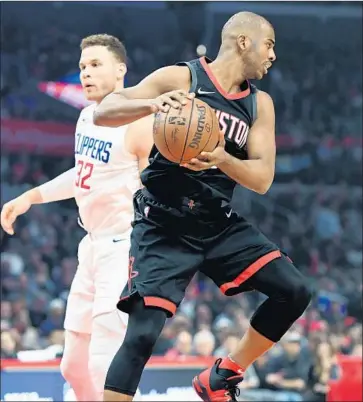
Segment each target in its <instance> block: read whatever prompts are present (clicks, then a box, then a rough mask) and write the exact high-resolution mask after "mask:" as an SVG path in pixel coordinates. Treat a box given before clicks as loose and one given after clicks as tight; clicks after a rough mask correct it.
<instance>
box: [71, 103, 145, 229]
mask: <svg viewBox="0 0 363 402" xmlns="http://www.w3.org/2000/svg"><path fill="white" fill-rule="evenodd" d="M95 107H96V106H95V105H91V106H88V107H86V108H85V109H83V110H82V112H81V114H80V116H79V119H78V122H77V127H76V138H75V163H76V180H75V199H76V202H77V205H78V208H79V215H80V218H81V220H82V225H83V226H84V228H85V229H86V230H87V231H88V232H90V233H94V234H96V233H101V234H120V233H123V232H125V231H127V230H128V229H130V227H131V221H132V219H133V203H132V199H133V194H134V193H135V191H136V190H138V189H139V188H140V187H141V182H140V178H139V170H138V160H137V158H136V157H135V156H134V155H131V154H130V153H129V152H127V150H126V147H125V134H126V130H127V126H122V127H117V128H110V127H99V126H95V125H94V124H93V111H94V109H95Z"/></svg>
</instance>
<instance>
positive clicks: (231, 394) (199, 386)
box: [193, 357, 244, 402]
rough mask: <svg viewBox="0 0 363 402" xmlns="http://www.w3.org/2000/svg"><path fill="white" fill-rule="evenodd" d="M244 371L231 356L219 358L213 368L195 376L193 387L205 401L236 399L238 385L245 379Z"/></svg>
mask: <svg viewBox="0 0 363 402" xmlns="http://www.w3.org/2000/svg"><path fill="white" fill-rule="evenodd" d="M243 373H244V370H242V369H241V367H240V366H239V365H238V364H237V363H235V362H234V361H233V360H231V359H230V358H228V357H227V358H224V359H218V360H216V362H215V363H214V365H213V366H212V367H211V368H209V369H207V370H204V371H202V372H201V373H200V374H199V375H197V376H195V377H194V378H193V388H194V390H195V392H196V393H197V394H198V395H199V397H200V398H201V399H202V400H203V401H219V402H231V401H236V400H237V399H236V396H238V395H239V388H238V387H237V385H238V384H239V383H240V382H241V381H242V380H243Z"/></svg>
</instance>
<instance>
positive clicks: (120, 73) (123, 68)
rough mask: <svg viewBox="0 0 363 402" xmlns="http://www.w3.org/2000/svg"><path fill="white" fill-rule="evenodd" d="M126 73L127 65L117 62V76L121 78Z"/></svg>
mask: <svg viewBox="0 0 363 402" xmlns="http://www.w3.org/2000/svg"><path fill="white" fill-rule="evenodd" d="M126 73H127V67H126V64H125V63H119V65H118V68H117V78H118V79H119V80H122V79H123V78H124V77H125V75H126Z"/></svg>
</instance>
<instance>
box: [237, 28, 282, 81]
mask: <svg viewBox="0 0 363 402" xmlns="http://www.w3.org/2000/svg"><path fill="white" fill-rule="evenodd" d="M274 46H275V33H274V30H273V29H272V27H270V26H269V25H266V26H263V27H262V29H261V30H260V32H259V33H258V35H256V36H255V37H254V38H249V40H248V45H247V48H246V50H245V51H244V52H242V57H243V61H244V63H243V64H244V69H245V71H244V72H245V75H246V78H247V79H250V80H260V79H262V78H263V77H264V75H265V74H267V73H268V69H269V68H270V67H271V66H272V63H273V62H274V61H275V60H276V55H275V51H274Z"/></svg>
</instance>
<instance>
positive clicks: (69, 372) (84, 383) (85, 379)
mask: <svg viewBox="0 0 363 402" xmlns="http://www.w3.org/2000/svg"><path fill="white" fill-rule="evenodd" d="M90 340H91V334H86V333H81V332H75V331H70V330H65V342H64V352H63V357H62V361H61V366H60V369H61V373H62V375H63V377H64V378H65V380H66V381H67V382H68V383H69V384H70V385H71V387H72V389H73V392H74V394H75V398H76V400H77V401H91V400H93V398H94V395H95V390H94V389H93V383H92V379H91V377H90V376H89V374H88V353H89V345H90Z"/></svg>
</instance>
